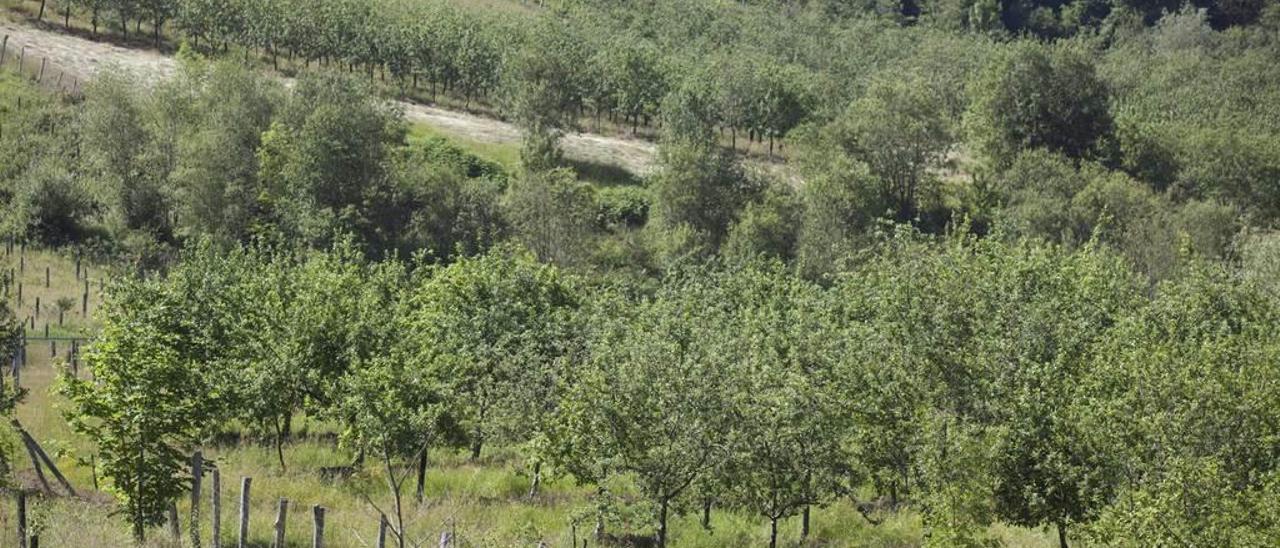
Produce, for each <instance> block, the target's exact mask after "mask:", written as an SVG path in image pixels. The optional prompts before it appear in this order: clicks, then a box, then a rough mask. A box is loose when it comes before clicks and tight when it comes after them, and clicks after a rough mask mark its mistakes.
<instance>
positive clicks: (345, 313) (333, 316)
mask: <svg viewBox="0 0 1280 548" xmlns="http://www.w3.org/2000/svg"><path fill="white" fill-rule="evenodd" d="M260 257H261V259H260V260H261V262H260V263H259V267H258V268H259V272H258V273H257V274H256V275H255V276H254V277H253V278H252V279H250V280H246V282H248V284H249V285H250V289H249V291H251V292H252V295H253V299H252V302H253V303H255V305H256V307H257V309H258V310H259V311H260V313H261V314H262V315H263V316H264V322H263V326H262V328H261V329H259V330H258V331H257V333H256V336H254V337H253V338H252V340H251V341H250V342H249V346H250V348H251V355H252V358H251V359H252V361H251V362H250V363H249V364H248V367H246V368H245V369H244V371H243V372H242V373H241V379H242V380H243V381H244V382H243V386H244V387H245V388H244V401H243V402H242V404H241V405H240V412H241V414H242V418H243V419H244V420H245V421H246V422H248V423H249V424H252V425H254V426H256V427H257V428H259V429H261V430H263V431H266V432H270V433H272V434H273V438H274V440H275V449H276V457H277V459H278V460H279V464H280V467H281V469H284V468H285V461H284V449H283V444H284V440H285V438H286V437H288V436H289V435H290V431H291V430H292V428H291V425H292V423H293V421H292V419H293V416H294V414H295V413H297V412H299V411H302V410H309V411H314V412H322V411H323V410H325V409H327V408H328V407H329V406H331V405H333V404H334V403H335V401H336V399H337V398H338V394H337V390H338V385H339V380H340V379H341V378H342V377H343V376H344V375H346V374H347V373H348V372H349V371H350V370H351V369H352V367H353V365H352V362H353V361H355V360H357V359H359V357H361V356H362V355H363V354H367V353H369V352H368V351H365V349H368V348H369V346H371V345H372V344H373V343H372V342H371V341H370V340H369V338H368V337H365V336H362V335H363V334H362V333H360V332H359V331H357V329H358V328H359V327H361V326H362V324H361V323H360V321H359V316H358V314H359V311H360V302H361V301H360V298H361V288H362V287H364V286H366V285H371V284H372V282H370V281H368V280H366V279H365V273H364V270H363V269H362V267H361V263H362V262H363V258H362V257H361V256H360V255H359V253H358V252H356V251H355V250H354V249H352V247H351V245H350V244H349V243H347V244H341V243H340V244H339V245H337V246H335V247H334V249H333V250H332V251H330V252H316V251H312V252H303V253H302V254H301V256H298V257H295V256H294V255H293V254H290V253H287V252H271V251H266V253H264V254H263V255H261V256H260Z"/></svg>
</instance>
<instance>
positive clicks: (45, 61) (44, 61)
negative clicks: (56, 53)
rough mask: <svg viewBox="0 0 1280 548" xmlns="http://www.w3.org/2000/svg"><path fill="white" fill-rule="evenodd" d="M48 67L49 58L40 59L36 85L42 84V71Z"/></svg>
mask: <svg viewBox="0 0 1280 548" xmlns="http://www.w3.org/2000/svg"><path fill="white" fill-rule="evenodd" d="M48 65H49V58H48V57H41V58H40V75H39V76H37V77H36V82H37V83H41V84H42V83H44V69H45V67H47V66H48Z"/></svg>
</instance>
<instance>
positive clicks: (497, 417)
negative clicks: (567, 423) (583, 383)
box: [406, 248, 577, 458]
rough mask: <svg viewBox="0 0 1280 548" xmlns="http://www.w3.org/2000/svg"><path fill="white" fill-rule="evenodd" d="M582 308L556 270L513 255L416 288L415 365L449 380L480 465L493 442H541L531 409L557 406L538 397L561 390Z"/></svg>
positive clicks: (468, 265) (454, 412) (461, 265)
mask: <svg viewBox="0 0 1280 548" xmlns="http://www.w3.org/2000/svg"><path fill="white" fill-rule="evenodd" d="M576 302H577V297H576V296H575V295H574V293H573V291H572V289H571V286H570V282H569V281H568V280H565V279H562V277H561V275H560V274H559V273H558V272H557V271H556V270H555V268H553V267H550V266H544V265H540V264H538V263H536V262H535V261H534V260H533V259H532V258H531V257H529V256H527V255H524V254H522V253H520V252H518V251H515V250H513V249H503V248H499V249H495V250H493V251H491V252H489V253H487V254H485V255H482V256H480V257H476V258H463V259H460V260H458V261H457V262H455V263H453V264H451V265H449V266H446V267H440V268H438V269H437V270H435V271H434V272H432V273H431V274H430V276H427V277H425V278H424V279H423V280H422V281H421V283H420V284H419V285H417V286H416V287H414V288H413V289H412V294H411V296H410V297H409V304H408V305H409V307H410V308H411V310H412V312H411V316H410V317H409V318H408V319H407V322H408V326H407V331H406V333H407V336H408V338H409V341H410V344H411V349H410V350H408V352H410V355H409V356H408V359H410V360H411V361H412V362H413V364H414V365H413V367H415V368H421V370H425V371H431V372H432V373H433V375H435V376H436V377H437V378H440V379H442V381H441V382H443V383H444V386H443V388H442V389H443V390H444V391H445V393H446V394H449V400H448V405H449V407H448V412H449V414H450V416H451V418H452V420H453V421H454V422H456V423H457V424H458V425H459V427H460V428H462V430H463V432H464V434H465V436H466V441H467V442H468V443H469V445H470V448H471V451H472V456H473V458H478V457H479V456H480V453H481V451H482V450H483V447H484V445H485V444H486V443H487V442H490V441H492V442H504V441H505V442H514V443H521V442H525V441H529V440H530V439H532V438H533V437H534V436H535V435H536V432H537V429H538V428H539V424H538V423H537V422H532V421H529V420H527V419H528V418H529V417H530V416H529V415H528V414H527V411H528V409H529V406H536V405H540V404H544V403H545V404H549V405H554V404H555V402H556V400H555V399H551V398H546V397H545V394H540V393H538V391H539V390H545V389H550V388H552V387H554V386H555V379H556V370H555V367H554V366H555V363H556V360H557V358H558V357H559V356H560V355H561V354H563V353H564V352H565V348H566V344H567V343H566V342H565V341H567V340H568V336H569V333H568V332H566V331H565V329H566V328H567V326H568V324H567V321H568V319H569V315H570V313H571V312H572V310H573V309H574V308H575V307H576V306H577V304H576ZM530 391H532V392H533V393H529V392H530Z"/></svg>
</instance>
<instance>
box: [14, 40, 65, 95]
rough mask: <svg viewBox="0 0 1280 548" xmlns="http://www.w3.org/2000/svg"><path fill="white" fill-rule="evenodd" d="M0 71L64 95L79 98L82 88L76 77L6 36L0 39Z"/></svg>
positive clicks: (26, 45) (30, 48)
mask: <svg viewBox="0 0 1280 548" xmlns="http://www.w3.org/2000/svg"><path fill="white" fill-rule="evenodd" d="M0 70H7V71H12V72H15V73H17V74H18V75H20V76H22V77H25V78H29V79H30V80H31V81H32V82H34V83H35V84H36V85H38V86H40V87H43V88H45V89H48V90H50V91H55V92H59V93H62V94H64V95H75V96H79V95H80V92H81V89H82V86H83V82H82V81H81V80H80V77H79V76H78V75H76V74H74V73H72V72H70V71H67V70H65V69H63V68H61V67H58V66H55V65H54V64H53V63H52V62H50V61H49V58H48V57H45V56H43V55H40V54H39V52H38V51H36V50H34V49H33V48H32V47H31V46H30V45H28V44H22V43H19V42H17V41H15V40H13V39H11V37H10V36H9V35H8V34H6V35H4V36H2V37H0Z"/></svg>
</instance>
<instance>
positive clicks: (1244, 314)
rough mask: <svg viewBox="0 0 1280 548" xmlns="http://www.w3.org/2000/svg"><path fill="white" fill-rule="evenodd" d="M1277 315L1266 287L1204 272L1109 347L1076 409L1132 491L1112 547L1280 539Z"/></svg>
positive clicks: (1106, 527)
mask: <svg viewBox="0 0 1280 548" xmlns="http://www.w3.org/2000/svg"><path fill="white" fill-rule="evenodd" d="M1275 315H1276V307H1275V301H1274V300H1272V299H1270V298H1268V297H1267V296H1266V295H1265V294H1264V293H1263V292H1261V291H1259V290H1258V288H1257V287H1256V286H1254V285H1252V284H1248V283H1240V282H1239V281H1238V280H1236V279H1235V278H1234V277H1233V276H1232V275H1231V274H1230V273H1228V272H1225V271H1224V270H1223V269H1221V268H1219V267H1215V266H1210V265H1206V264H1200V265H1197V267H1196V268H1194V269H1193V270H1191V271H1190V272H1189V273H1188V274H1187V275H1186V276H1184V277H1183V278H1182V279H1180V280H1177V281H1171V282H1167V283H1165V284H1162V285H1161V286H1160V287H1159V295H1158V296H1157V297H1156V299H1155V300H1154V301H1153V302H1152V303H1151V304H1150V306H1148V307H1145V308H1143V309H1142V310H1140V311H1139V312H1137V313H1136V314H1134V315H1132V316H1131V317H1130V318H1128V319H1126V320H1125V321H1124V322H1122V323H1121V324H1119V326H1118V327H1117V332H1116V333H1115V336H1114V337H1112V338H1109V340H1108V341H1106V342H1105V344H1104V345H1103V346H1102V348H1101V349H1100V351H1099V353H1098V354H1097V356H1098V360H1097V362H1096V365H1095V367H1094V369H1093V371H1092V373H1091V374H1090V375H1088V376H1087V378H1086V379H1085V381H1086V382H1085V383H1084V385H1083V386H1082V390H1083V393H1084V394H1085V395H1086V397H1085V398H1082V399H1080V400H1079V401H1078V402H1077V405H1076V406H1074V407H1073V408H1072V416H1073V417H1078V418H1077V420H1078V421H1079V424H1080V425H1081V427H1082V428H1081V431H1082V432H1084V433H1085V434H1086V435H1087V436H1088V438H1087V441H1088V443H1090V444H1091V445H1093V446H1095V447H1098V448H1099V449H1101V450H1102V452H1103V453H1102V454H1104V455H1106V457H1107V458H1106V459H1105V460H1103V461H1101V462H1099V465H1101V466H1104V467H1106V468H1107V469H1110V470H1111V471H1112V473H1114V474H1117V475H1118V476H1119V477H1120V478H1122V481H1121V482H1120V485H1122V486H1124V489H1123V490H1122V491H1121V492H1120V494H1119V497H1118V498H1117V500H1116V501H1115V503H1114V504H1111V505H1110V506H1108V507H1107V509H1106V511H1105V512H1104V514H1103V517H1102V519H1101V520H1100V522H1099V526H1098V528H1097V530H1096V534H1097V535H1098V536H1099V537H1100V538H1101V539H1104V540H1106V539H1117V540H1118V539H1126V541H1127V542H1133V543H1137V544H1153V543H1154V544H1161V543H1167V542H1174V541H1175V540H1174V539H1177V540H1176V541H1177V542H1190V543H1195V544H1215V545H1223V546H1244V545H1250V544H1252V543H1254V542H1262V543H1264V544H1266V543H1270V542H1274V541H1275V538H1276V537H1275V534H1276V532H1275V531H1274V529H1273V528H1270V527H1265V526H1262V525H1261V524H1263V523H1268V521H1267V519H1265V518H1262V516H1264V515H1269V514H1268V512H1273V511H1274V508H1273V505H1271V504H1270V503H1264V502H1262V501H1263V500H1265V498H1266V497H1268V496H1269V495H1266V494H1265V493H1270V492H1273V491H1270V490H1271V489H1274V483H1273V482H1272V481H1271V478H1274V463H1275V458H1274V447H1273V444H1271V443H1270V441H1268V440H1270V439H1272V437H1273V436H1274V435H1275V434H1274V432H1273V427H1272V426H1271V425H1273V424H1274V423H1275V422H1274V418H1273V415H1274V410H1275V407H1274V406H1273V405H1271V404H1270V403H1266V402H1273V401H1275V397H1276V394H1274V393H1273V390H1274V386H1273V383H1270V382H1268V381H1267V380H1265V379H1268V378H1271V377H1272V375H1274V370H1273V367H1272V365H1271V361H1270V360H1269V359H1268V358H1267V356H1269V355H1270V353H1272V352H1274V350H1273V348H1272V347H1273V344H1274V343H1273V342H1272V341H1274V340H1275V336H1274V329H1275V325H1276V323H1275ZM1122 417H1124V418H1123V419H1122ZM1133 418H1136V420H1131V419H1133ZM1255 518H1260V519H1262V520H1261V521H1253V519H1255Z"/></svg>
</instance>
